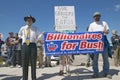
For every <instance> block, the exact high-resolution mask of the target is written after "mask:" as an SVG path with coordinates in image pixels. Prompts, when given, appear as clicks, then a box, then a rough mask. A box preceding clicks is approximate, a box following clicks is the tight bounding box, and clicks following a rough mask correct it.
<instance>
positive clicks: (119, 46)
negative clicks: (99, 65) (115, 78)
mask: <svg viewBox="0 0 120 80" xmlns="http://www.w3.org/2000/svg"><path fill="white" fill-rule="evenodd" d="M112 34H113V35H112V37H111V42H112V45H113V48H112V49H113V53H114V64H115V66H116V67H117V66H120V36H118V34H117V31H116V30H112Z"/></svg>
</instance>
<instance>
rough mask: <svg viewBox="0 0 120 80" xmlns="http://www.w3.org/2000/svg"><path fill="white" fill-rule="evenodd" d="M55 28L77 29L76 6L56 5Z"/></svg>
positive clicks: (57, 29)
mask: <svg viewBox="0 0 120 80" xmlns="http://www.w3.org/2000/svg"><path fill="white" fill-rule="evenodd" d="M55 30H56V31H59V30H76V22H75V10H74V6H55Z"/></svg>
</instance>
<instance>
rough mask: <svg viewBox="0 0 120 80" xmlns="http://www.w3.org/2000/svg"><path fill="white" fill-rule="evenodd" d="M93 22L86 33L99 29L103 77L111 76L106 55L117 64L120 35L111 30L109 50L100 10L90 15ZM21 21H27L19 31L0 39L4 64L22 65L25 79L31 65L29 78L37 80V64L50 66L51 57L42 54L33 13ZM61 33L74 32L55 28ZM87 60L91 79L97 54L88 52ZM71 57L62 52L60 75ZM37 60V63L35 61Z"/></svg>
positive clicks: (42, 46) (105, 28) (107, 28)
mask: <svg viewBox="0 0 120 80" xmlns="http://www.w3.org/2000/svg"><path fill="white" fill-rule="evenodd" d="M93 18H94V21H93V22H92V23H91V24H90V25H89V26H88V27H87V31H88V32H94V31H101V32H103V34H104V39H105V40H104V44H105V48H104V53H102V57H103V72H104V77H108V78H111V75H110V74H109V67H110V65H109V60H108V58H109V57H111V58H112V54H113V58H114V63H115V66H120V36H119V35H118V34H117V31H116V30H113V31H112V34H113V35H112V36H111V42H112V50H113V53H111V52H110V51H111V50H110V49H111V48H110V44H109V41H108V39H107V34H108V33H109V32H110V31H109V26H108V24H107V22H105V21H101V20H100V18H101V14H100V13H99V12H95V13H94V14H93ZM24 21H25V22H26V25H25V26H22V27H21V29H20V31H19V32H18V33H16V34H15V35H14V33H13V32H9V37H7V39H6V40H5V41H2V40H1V39H0V49H1V45H3V44H4V50H6V51H7V54H8V58H7V60H6V63H7V64H8V65H9V66H10V67H16V66H17V67H22V70H23V71H22V72H23V78H22V79H23V80H28V66H29V64H31V70H32V73H31V74H32V75H31V76H32V80H36V65H38V67H39V68H41V67H42V66H43V62H44V61H45V64H44V65H45V66H46V67H51V62H50V56H46V55H45V54H44V45H43V44H44V41H43V35H44V32H43V33H40V32H39V29H38V28H37V27H34V26H33V25H32V24H33V23H34V22H35V21H36V19H35V18H34V17H32V16H26V17H24ZM56 32H61V33H75V31H70V30H63V31H56ZM87 56H88V60H87V63H86V66H87V67H89V66H90V65H92V67H93V76H92V77H93V78H97V77H98V76H99V68H98V57H99V54H88V55H87ZM71 59H72V60H73V59H74V55H62V56H60V72H59V74H60V75H63V74H64V67H65V68H66V73H67V74H68V75H70V64H71ZM36 61H38V63H36Z"/></svg>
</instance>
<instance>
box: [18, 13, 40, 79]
mask: <svg viewBox="0 0 120 80" xmlns="http://www.w3.org/2000/svg"><path fill="white" fill-rule="evenodd" d="M24 20H25V22H26V25H25V26H23V27H21V29H20V31H19V37H20V38H22V41H23V46H22V66H23V80H28V66H29V60H30V63H31V76H32V80H36V59H37V46H36V42H37V38H38V35H39V30H38V28H37V27H34V26H33V25H32V24H33V23H35V21H36V20H35V18H34V17H32V16H31V15H30V16H26V17H24Z"/></svg>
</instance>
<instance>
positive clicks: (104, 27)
mask: <svg viewBox="0 0 120 80" xmlns="http://www.w3.org/2000/svg"><path fill="white" fill-rule="evenodd" d="M93 18H94V22H92V23H91V24H90V25H89V29H88V31H89V32H96V31H101V32H103V34H104V45H105V47H104V52H103V53H102V57H103V73H104V77H108V78H111V75H109V61H108V56H109V52H108V49H109V42H108V40H107V37H106V36H107V34H108V33H109V26H108V24H107V22H105V21H101V20H100V18H101V14H100V12H95V13H94V14H93ZM110 56H111V55H110ZM98 57H99V54H97V53H96V54H94V57H93V73H94V74H93V76H92V77H93V78H97V77H98V76H99V69H98Z"/></svg>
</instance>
